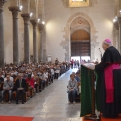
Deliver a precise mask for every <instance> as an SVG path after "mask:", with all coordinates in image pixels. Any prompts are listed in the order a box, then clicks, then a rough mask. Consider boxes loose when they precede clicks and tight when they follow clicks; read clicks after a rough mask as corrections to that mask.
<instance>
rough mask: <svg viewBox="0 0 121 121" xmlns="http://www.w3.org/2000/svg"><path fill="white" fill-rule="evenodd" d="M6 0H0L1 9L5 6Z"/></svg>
mask: <svg viewBox="0 0 121 121" xmlns="http://www.w3.org/2000/svg"><path fill="white" fill-rule="evenodd" d="M5 2H7V0H0V9H1V8H3V6H4V3H5Z"/></svg>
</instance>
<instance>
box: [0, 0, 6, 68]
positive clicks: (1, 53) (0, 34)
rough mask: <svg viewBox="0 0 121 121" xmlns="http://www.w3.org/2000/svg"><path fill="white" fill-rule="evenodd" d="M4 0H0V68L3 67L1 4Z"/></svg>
mask: <svg viewBox="0 0 121 121" xmlns="http://www.w3.org/2000/svg"><path fill="white" fill-rule="evenodd" d="M5 2H6V0H0V68H2V67H4V29H3V25H4V22H3V5H4V3H5Z"/></svg>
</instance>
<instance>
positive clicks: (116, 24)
mask: <svg viewBox="0 0 121 121" xmlns="http://www.w3.org/2000/svg"><path fill="white" fill-rule="evenodd" d="M114 27H115V29H116V30H119V23H118V22H117V21H116V22H114Z"/></svg>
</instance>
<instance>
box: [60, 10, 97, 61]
mask: <svg viewBox="0 0 121 121" xmlns="http://www.w3.org/2000/svg"><path fill="white" fill-rule="evenodd" d="M77 17H82V18H84V19H86V20H87V21H88V22H89V25H90V41H91V43H90V44H91V60H93V59H94V48H95V45H97V44H98V42H97V36H96V33H97V31H96V28H95V27H94V23H93V21H92V19H91V17H90V16H88V15H87V14H85V13H83V12H77V13H75V14H73V15H72V16H70V18H69V19H68V20H67V23H66V27H65V28H64V31H63V32H64V35H63V38H64V40H63V41H62V42H61V46H62V47H63V48H64V49H65V50H66V53H65V60H67V61H69V60H70V57H71V51H70V34H71V33H70V25H71V23H72V22H73V20H74V19H76V18H77Z"/></svg>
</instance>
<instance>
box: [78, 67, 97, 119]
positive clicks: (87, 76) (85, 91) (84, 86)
mask: <svg viewBox="0 0 121 121" xmlns="http://www.w3.org/2000/svg"><path fill="white" fill-rule="evenodd" d="M93 73H94V71H93V70H91V69H88V68H87V67H85V66H83V65H81V114H80V116H81V117H82V116H85V115H87V114H91V113H92V78H93ZM96 87H97V86H96ZM97 88H98V87H97ZM98 91H99V90H97V91H96V93H95V94H96V95H98ZM98 100H99V97H98V96H96V103H97V104H98V105H97V106H96V107H97V108H98V107H99V103H98Z"/></svg>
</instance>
